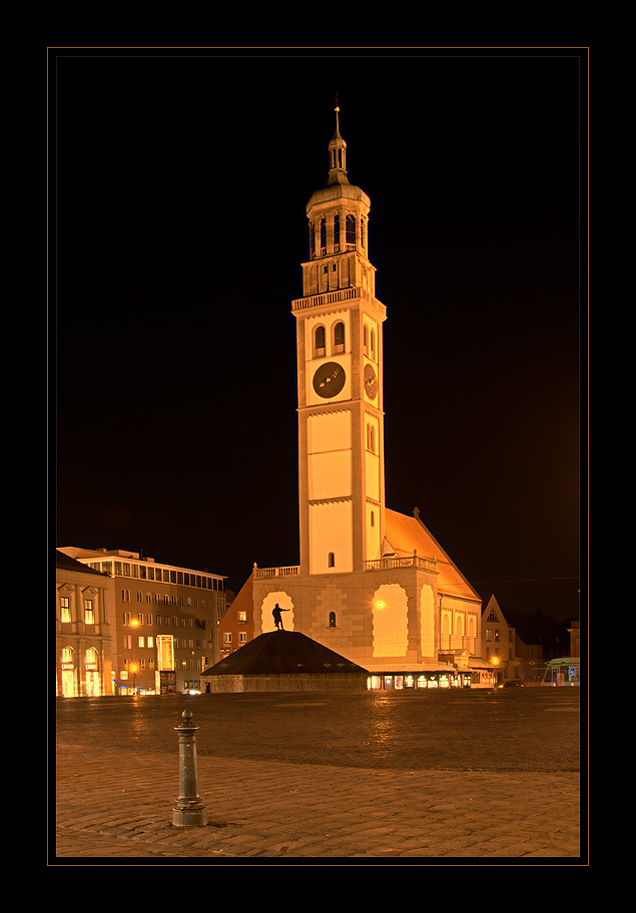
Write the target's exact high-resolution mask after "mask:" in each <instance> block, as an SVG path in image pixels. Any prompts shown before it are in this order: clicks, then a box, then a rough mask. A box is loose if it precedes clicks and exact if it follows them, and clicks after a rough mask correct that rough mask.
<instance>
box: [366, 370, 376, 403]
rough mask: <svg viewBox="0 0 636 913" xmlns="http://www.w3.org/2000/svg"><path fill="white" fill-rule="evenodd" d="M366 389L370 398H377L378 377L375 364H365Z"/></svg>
mask: <svg viewBox="0 0 636 913" xmlns="http://www.w3.org/2000/svg"><path fill="white" fill-rule="evenodd" d="M364 389H365V390H366V391H367V396H368V397H369V399H375V398H376V396H377V395H378V378H377V377H376V376H375V371H374V370H373V365H365V366H364Z"/></svg>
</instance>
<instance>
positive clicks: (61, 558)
mask: <svg viewBox="0 0 636 913" xmlns="http://www.w3.org/2000/svg"><path fill="white" fill-rule="evenodd" d="M55 567H56V568H58V567H59V568H60V570H65V571H77V572H78V573H82V574H96V575H97V576H98V577H108V574H102V572H101V571H96V570H95V568H92V567H89V566H88V565H87V564H82V562H81V561H76V560H75V558H71V557H70V555H66V554H65V553H64V552H60V551H58V549H56V550H55Z"/></svg>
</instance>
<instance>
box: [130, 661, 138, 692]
mask: <svg viewBox="0 0 636 913" xmlns="http://www.w3.org/2000/svg"><path fill="white" fill-rule="evenodd" d="M138 668H139V667H138V666H137V664H136V663H131V664H130V671H131V672H132V677H133V694H136V693H137V689H136V687H135V681H136V676H137V669H138Z"/></svg>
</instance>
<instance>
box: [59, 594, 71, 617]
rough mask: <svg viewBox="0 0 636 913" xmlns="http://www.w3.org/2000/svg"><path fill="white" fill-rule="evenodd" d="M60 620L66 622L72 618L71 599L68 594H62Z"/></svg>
mask: <svg viewBox="0 0 636 913" xmlns="http://www.w3.org/2000/svg"><path fill="white" fill-rule="evenodd" d="M60 620H61V621H64V622H68V621H70V620H71V601H70V599H69V598H68V596H60Z"/></svg>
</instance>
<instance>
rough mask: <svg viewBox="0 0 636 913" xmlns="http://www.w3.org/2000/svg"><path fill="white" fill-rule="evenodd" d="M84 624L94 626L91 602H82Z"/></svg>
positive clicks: (89, 600) (87, 600)
mask: <svg viewBox="0 0 636 913" xmlns="http://www.w3.org/2000/svg"><path fill="white" fill-rule="evenodd" d="M84 624H87V625H93V624H95V613H94V611H93V600H92V599H86V600H85V602H84Z"/></svg>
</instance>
